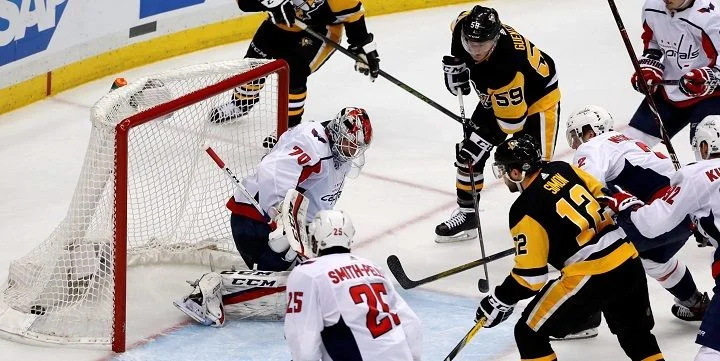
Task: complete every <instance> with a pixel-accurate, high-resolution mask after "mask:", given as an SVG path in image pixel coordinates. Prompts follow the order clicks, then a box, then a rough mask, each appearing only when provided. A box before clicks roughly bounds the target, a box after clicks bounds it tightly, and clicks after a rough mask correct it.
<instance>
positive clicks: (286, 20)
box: [260, 0, 295, 26]
mask: <svg viewBox="0 0 720 361" xmlns="http://www.w3.org/2000/svg"><path fill="white" fill-rule="evenodd" d="M260 3H261V4H262V5H263V6H265V7H266V8H267V9H268V11H269V13H270V21H272V22H273V24H282V25H287V26H293V25H294V24H295V6H293V3H292V1H291V0H260Z"/></svg>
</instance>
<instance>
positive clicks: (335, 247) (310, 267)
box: [285, 211, 422, 361]
mask: <svg viewBox="0 0 720 361" xmlns="http://www.w3.org/2000/svg"><path fill="white" fill-rule="evenodd" d="M308 228H309V233H310V234H309V237H308V238H309V239H308V238H306V239H305V240H304V241H302V242H291V244H293V248H295V250H296V251H297V252H298V253H299V254H301V255H303V256H305V257H306V258H308V260H306V261H304V262H302V263H301V264H300V265H298V266H296V267H295V268H294V269H293V270H292V271H291V273H290V276H289V277H288V281H287V299H288V305H287V313H286V315H285V338H286V339H287V342H288V344H289V346H290V352H291V353H292V359H293V360H295V361H311V360H312V361H315V360H336V361H339V360H343V361H361V360H383V361H409V360H420V358H421V351H422V350H421V331H420V321H419V319H418V317H417V316H416V315H415V313H414V312H413V311H412V310H411V309H410V307H409V306H408V305H407V303H405V301H404V300H403V299H402V298H401V297H400V295H399V294H398V293H397V292H396V291H395V288H394V286H393V284H392V282H391V281H390V280H388V279H387V278H386V276H385V274H384V272H383V271H382V269H381V268H380V267H378V266H376V265H375V264H373V263H372V262H371V261H369V260H366V259H363V258H361V257H358V256H355V255H353V254H351V253H350V248H351V244H352V238H353V236H354V234H355V229H354V227H353V225H352V222H351V221H350V218H349V217H348V216H347V214H345V213H343V212H342V211H320V212H319V213H317V215H316V216H315V219H314V221H313V222H312V223H311V224H310V227H308Z"/></svg>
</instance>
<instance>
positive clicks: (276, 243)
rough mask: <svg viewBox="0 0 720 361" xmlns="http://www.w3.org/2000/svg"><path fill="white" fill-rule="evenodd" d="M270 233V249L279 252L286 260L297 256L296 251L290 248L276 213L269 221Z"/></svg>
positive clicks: (284, 230)
mask: <svg viewBox="0 0 720 361" xmlns="http://www.w3.org/2000/svg"><path fill="white" fill-rule="evenodd" d="M270 230H271V232H270V234H269V235H268V246H269V247H270V249H271V250H272V251H273V252H275V253H277V254H279V255H280V257H282V258H283V259H284V260H285V261H286V262H292V261H293V260H295V258H296V257H297V252H295V251H294V250H293V249H292V248H290V241H289V240H288V236H287V231H288V230H286V229H285V227H284V226H283V222H282V221H281V220H280V215H279V214H278V215H277V216H276V217H275V219H274V220H273V221H271V222H270Z"/></svg>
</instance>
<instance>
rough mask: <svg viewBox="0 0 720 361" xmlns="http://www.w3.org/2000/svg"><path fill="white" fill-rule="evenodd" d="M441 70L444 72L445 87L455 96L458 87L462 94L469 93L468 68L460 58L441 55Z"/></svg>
mask: <svg viewBox="0 0 720 361" xmlns="http://www.w3.org/2000/svg"><path fill="white" fill-rule="evenodd" d="M442 63H443V71H444V72H445V87H447V90H448V91H450V93H452V95H455V96H457V95H458V94H457V92H458V88H460V91H461V92H462V94H463V95H468V94H470V69H468V68H467V65H465V62H464V61H462V60H461V59H460V58H456V57H454V56H451V55H445V56H443V60H442Z"/></svg>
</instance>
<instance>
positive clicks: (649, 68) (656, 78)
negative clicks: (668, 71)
mask: <svg viewBox="0 0 720 361" xmlns="http://www.w3.org/2000/svg"><path fill="white" fill-rule="evenodd" d="M661 57H662V54H660V56H657V54H655V53H650V54H646V55H645V56H643V57H642V58H641V59H640V61H638V63H639V64H640V73H642V76H643V78H645V84H646V85H647V87H648V90H650V94H653V93H655V91H656V90H657V87H658V85H660V84H661V83H662V80H663V71H665V65H663V64H662V63H661V62H660V58H661ZM641 81H642V78H640V75H639V74H638V73H637V72H636V73H635V74H633V76H632V79H631V80H630V82H631V83H632V86H633V88H634V89H635V90H636V91H638V92H640V93H642V88H641V87H640V82H641Z"/></svg>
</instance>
